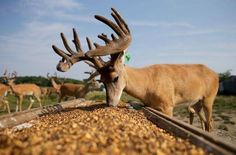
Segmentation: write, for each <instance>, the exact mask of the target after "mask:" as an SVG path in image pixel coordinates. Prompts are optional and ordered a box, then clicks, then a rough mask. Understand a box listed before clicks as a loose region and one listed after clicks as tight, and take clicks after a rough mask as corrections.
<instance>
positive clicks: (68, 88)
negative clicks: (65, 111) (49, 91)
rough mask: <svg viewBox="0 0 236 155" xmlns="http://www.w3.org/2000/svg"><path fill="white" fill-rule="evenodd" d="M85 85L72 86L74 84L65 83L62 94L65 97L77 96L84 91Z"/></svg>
mask: <svg viewBox="0 0 236 155" xmlns="http://www.w3.org/2000/svg"><path fill="white" fill-rule="evenodd" d="M83 87H84V85H82V84H72V83H65V84H63V85H62V86H61V88H60V89H61V93H62V94H65V95H72V96H73V95H75V93H76V92H77V91H78V90H80V89H82V88H83Z"/></svg>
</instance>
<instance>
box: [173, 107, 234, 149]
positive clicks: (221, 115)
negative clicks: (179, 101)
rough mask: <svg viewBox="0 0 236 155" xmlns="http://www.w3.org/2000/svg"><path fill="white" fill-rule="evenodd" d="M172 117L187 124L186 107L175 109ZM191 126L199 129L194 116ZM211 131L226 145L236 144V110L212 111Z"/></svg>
mask: <svg viewBox="0 0 236 155" xmlns="http://www.w3.org/2000/svg"><path fill="white" fill-rule="evenodd" d="M180 109H181V110H180ZM174 117H175V118H177V119H179V120H183V121H184V122H186V123H189V115H188V112H187V107H186V105H180V106H178V107H176V108H175V111H174ZM193 125H194V126H195V127H199V128H201V124H200V121H199V118H198V116H196V115H195V117H194V122H193ZM213 128H214V129H213V131H212V132H211V133H210V134H212V135H215V136H217V137H218V138H220V139H222V141H226V142H228V143H231V144H234V145H235V143H236V110H235V109H226V110H221V111H220V112H219V111H218V110H213Z"/></svg>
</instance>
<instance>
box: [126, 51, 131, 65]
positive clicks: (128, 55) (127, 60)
mask: <svg viewBox="0 0 236 155" xmlns="http://www.w3.org/2000/svg"><path fill="white" fill-rule="evenodd" d="M130 59H131V56H130V54H129V53H128V51H127V52H125V64H128V63H129V61H130Z"/></svg>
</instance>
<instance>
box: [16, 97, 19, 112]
mask: <svg viewBox="0 0 236 155" xmlns="http://www.w3.org/2000/svg"><path fill="white" fill-rule="evenodd" d="M19 104H20V97H19V96H18V97H17V99H16V112H17V111H19Z"/></svg>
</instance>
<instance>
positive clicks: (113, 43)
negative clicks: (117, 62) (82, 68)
mask: <svg viewBox="0 0 236 155" xmlns="http://www.w3.org/2000/svg"><path fill="white" fill-rule="evenodd" d="M111 15H112V17H113V18H114V19H115V21H116V24H115V23H113V22H112V21H111V20H109V19H106V18H105V17H103V16H100V15H95V18H96V19H97V20H99V21H101V22H103V23H104V24H106V25H108V26H109V27H110V28H111V29H112V30H114V31H115V33H116V34H117V35H118V38H116V37H115V35H114V34H112V35H111V38H112V40H111V39H108V37H107V36H106V35H104V34H101V35H98V38H100V39H102V40H103V41H104V42H105V43H106V45H105V46H99V45H98V44H95V46H96V49H94V50H90V51H88V52H87V53H86V55H87V56H89V57H94V56H104V55H109V54H115V53H120V52H122V51H124V50H125V49H126V48H127V47H128V46H129V44H130V42H131V35H130V30H129V28H128V25H127V24H126V23H125V21H124V19H123V18H122V17H121V16H120V14H119V13H118V12H117V11H116V10H115V9H113V8H112V13H111Z"/></svg>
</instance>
